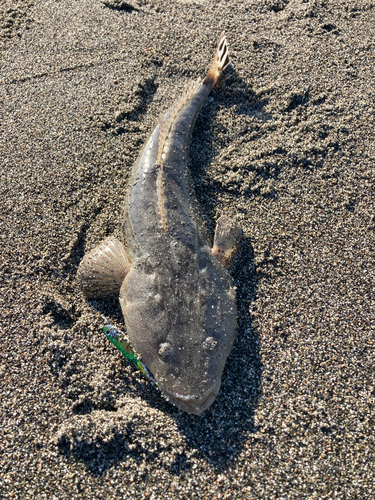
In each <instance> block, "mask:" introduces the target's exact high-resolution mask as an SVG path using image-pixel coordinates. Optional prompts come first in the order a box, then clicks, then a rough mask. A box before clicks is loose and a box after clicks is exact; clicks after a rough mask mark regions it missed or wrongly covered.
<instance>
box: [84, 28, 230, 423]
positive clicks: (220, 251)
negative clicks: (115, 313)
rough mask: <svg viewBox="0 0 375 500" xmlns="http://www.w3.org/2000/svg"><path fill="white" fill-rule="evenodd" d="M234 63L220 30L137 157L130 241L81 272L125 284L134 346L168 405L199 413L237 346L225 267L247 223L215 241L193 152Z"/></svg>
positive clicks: (105, 247)
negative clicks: (202, 115)
mask: <svg viewBox="0 0 375 500" xmlns="http://www.w3.org/2000/svg"><path fill="white" fill-rule="evenodd" d="M228 63H229V59H228V53H227V46H226V41H225V37H224V36H222V37H221V39H220V41H219V45H218V48H217V51H216V53H215V57H214V60H213V62H212V64H211V67H210V70H209V72H208V74H207V76H206V78H205V79H204V80H203V81H202V82H199V81H197V82H194V83H192V84H191V85H190V86H189V88H188V89H187V90H186V91H185V92H184V94H183V95H182V96H181V97H180V98H179V99H178V100H177V101H176V102H175V103H174V104H173V105H172V106H171V108H169V110H168V111H167V112H166V113H165V114H164V115H163V116H162V117H161V119H160V121H159V124H158V125H157V127H156V128H155V130H154V131H153V132H152V133H151V135H150V137H149V138H148V140H147V141H146V144H145V146H144V148H143V150H142V151H141V153H140V155H139V157H138V160H137V161H136V163H135V164H134V167H133V171H132V175H131V178H130V181H129V187H128V190H127V194H126V201H125V205H124V240H125V246H124V247H123V246H122V244H121V243H120V242H119V241H118V240H115V239H114V238H112V239H109V240H108V241H107V242H105V243H104V244H102V246H101V249H100V251H98V249H94V251H93V252H92V253H91V254H89V255H88V256H87V257H85V259H86V260H85V259H84V261H83V262H82V264H81V266H80V270H79V273H78V274H79V278H80V282H81V285H82V289H83V290H84V291H86V294H87V295H89V296H90V295H91V296H92V295H95V293H96V295H100V294H101V295H103V293H100V291H102V292H103V291H104V290H105V288H107V290H110V291H113V290H115V289H116V287H117V290H118V286H119V285H121V286H120V293H119V296H120V304H121V308H122V311H123V315H124V319H125V324H126V329H127V336H128V338H129V340H130V342H131V345H132V346H133V347H134V349H135V351H136V352H137V353H139V354H140V356H141V359H142V362H143V363H144V364H145V366H146V367H147V368H148V370H149V371H150V372H151V373H152V375H153V376H154V378H155V380H156V381H157V384H158V386H159V388H160V389H161V391H162V392H163V393H164V394H165V395H166V396H167V398H168V399H169V400H170V402H172V403H173V404H175V405H176V406H178V407H179V408H180V409H182V410H184V411H186V412H188V413H194V414H198V415H199V414H201V413H202V412H203V411H205V410H206V409H207V408H208V407H209V406H210V405H211V404H212V403H213V401H214V400H215V398H216V396H217V394H218V392H219V389H220V383H221V375H222V372H223V368H224V364H225V361H226V359H227V357H228V355H229V352H230V350H231V347H232V344H233V339H234V334H235V329H236V301H235V289H234V287H233V285H232V279H231V277H230V275H229V273H228V271H227V269H226V267H225V264H226V256H228V255H229V254H231V253H232V251H233V248H234V246H235V244H236V243H237V241H238V239H239V237H240V230H239V229H238V228H237V227H235V226H233V224H231V223H230V222H229V221H228V219H227V218H225V217H224V218H221V219H219V223H218V227H217V230H216V234H215V243H214V247H213V248H212V246H211V244H210V241H209V238H208V236H207V234H206V232H205V229H204V225H203V224H202V223H201V222H200V217H199V211H198V210H197V202H196V199H195V195H194V193H193V190H192V188H191V180H190V173H189V169H188V165H187V152H188V146H189V141H190V137H191V133H192V129H193V126H194V122H195V119H196V117H197V115H198V113H199V111H200V109H201V107H202V105H203V104H204V102H205V100H206V98H207V96H208V95H209V93H210V91H211V89H212V88H213V86H214V85H215V84H216V83H217V80H218V78H219V76H220V74H221V72H222V71H223V69H224V68H225V67H226V66H227V64H228ZM98 248H99V247H98ZM111 255H112V257H111ZM113 255H114V256H115V257H114V258H113ZM114 261H116V262H117V263H120V264H119V265H113V262H114ZM105 262H106V264H105V265H104V263H105ZM111 266H112V267H111ZM103 274H106V276H107V278H104V277H103ZM106 282H109V285H108V283H107V285H106ZM91 292H93V293H91ZM98 292H99V293H98Z"/></svg>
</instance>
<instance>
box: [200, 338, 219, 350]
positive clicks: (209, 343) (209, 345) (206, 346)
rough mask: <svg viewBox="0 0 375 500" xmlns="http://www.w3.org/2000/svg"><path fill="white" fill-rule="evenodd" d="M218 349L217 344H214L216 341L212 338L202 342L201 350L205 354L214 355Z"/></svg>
mask: <svg viewBox="0 0 375 500" xmlns="http://www.w3.org/2000/svg"><path fill="white" fill-rule="evenodd" d="M218 347H219V344H218V343H217V342H216V340H215V339H214V338H213V337H207V338H206V340H205V341H204V342H203V350H204V351H205V352H206V353H207V354H215V353H216V351H217V349H218Z"/></svg>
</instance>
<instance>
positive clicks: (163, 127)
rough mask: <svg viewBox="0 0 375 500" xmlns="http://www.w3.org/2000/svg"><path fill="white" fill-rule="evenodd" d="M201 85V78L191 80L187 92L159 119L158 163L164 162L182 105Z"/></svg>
mask: <svg viewBox="0 0 375 500" xmlns="http://www.w3.org/2000/svg"><path fill="white" fill-rule="evenodd" d="M199 85H200V79H198V80H196V81H194V82H191V83H190V84H189V86H188V87H187V89H186V90H185V92H183V93H182V95H181V96H180V97H179V98H178V99H176V101H175V102H174V103H173V104H172V106H171V107H170V108H169V109H168V111H167V112H166V113H164V114H163V115H161V116H160V119H159V145H158V156H157V164H158V165H159V166H160V165H161V164H162V154H163V151H164V146H165V143H166V141H167V139H168V136H169V132H170V130H171V128H172V125H173V122H174V120H175V118H176V116H177V114H178V112H179V111H180V109H181V108H182V106H183V105H184V104H185V103H186V101H188V100H189V99H190V98H191V96H192V95H194V93H195V92H196V91H197V88H198V86H199Z"/></svg>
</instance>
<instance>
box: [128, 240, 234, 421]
mask: <svg viewBox="0 0 375 500" xmlns="http://www.w3.org/2000/svg"><path fill="white" fill-rule="evenodd" d="M177 250H178V249H176V248H175V249H174V251H173V252H171V254H170V255H169V256H168V259H166V261H165V262H164V263H161V262H159V263H158V265H157V266H156V265H154V263H153V262H152V261H151V260H150V258H149V257H147V258H141V259H137V261H136V262H134V263H133V266H132V269H131V271H130V272H129V274H128V275H127V277H126V278H125V280H124V283H123V285H122V288H121V291H120V304H121V307H122V311H123V314H124V318H125V323H126V327H127V334H128V336H129V339H130V342H131V344H132V346H133V347H134V349H135V351H136V352H137V354H139V355H140V357H141V360H142V362H143V363H144V364H145V365H146V367H147V368H148V370H149V371H150V372H151V373H152V375H153V377H154V378H155V380H156V381H157V384H158V387H159V388H160V390H161V391H162V392H163V393H164V394H165V396H166V397H167V398H168V399H169V401H170V402H171V403H173V404H174V405H176V406H177V407H178V408H180V409H181V410H183V411H185V412H188V413H193V414H196V415H200V414H201V413H203V412H204V411H205V410H206V409H207V408H209V407H210V406H211V404H212V403H213V402H214V400H215V398H216V396H217V394H218V392H219V390H220V384H221V376H222V372H223V369H224V365H225V361H226V359H227V357H228V355H229V353H230V350H231V347H232V344H233V339H234V334H235V329H236V317H237V313H236V302H235V289H234V288H233V287H232V285H231V278H230V276H229V273H228V272H227V270H226V269H225V268H224V267H223V266H222V264H221V263H220V262H218V261H217V260H216V258H215V257H213V256H212V254H211V251H210V249H208V248H207V247H203V248H202V249H201V250H200V251H199V252H198V254H193V253H192V252H190V251H189V250H188V249H186V248H183V249H181V248H180V249H179V251H177Z"/></svg>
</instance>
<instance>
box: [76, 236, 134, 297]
mask: <svg viewBox="0 0 375 500" xmlns="http://www.w3.org/2000/svg"><path fill="white" fill-rule="evenodd" d="M129 269H130V262H129V259H128V257H127V255H126V251H125V247H124V245H123V244H122V243H121V242H120V241H119V240H118V239H116V238H114V237H112V236H111V237H109V238H107V239H106V240H104V241H103V242H102V243H101V244H100V245H99V246H97V247H96V248H94V249H93V250H91V252H89V253H88V254H87V255H86V256H85V257H84V258H83V260H82V262H81V264H80V265H79V268H78V273H77V278H78V281H79V284H80V287H81V290H82V292H83V294H84V295H85V296H86V297H88V298H100V297H109V296H112V295H116V294H117V295H118V293H119V291H120V288H121V284H122V282H123V281H124V278H125V276H126V275H127V273H128V272H129Z"/></svg>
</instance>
